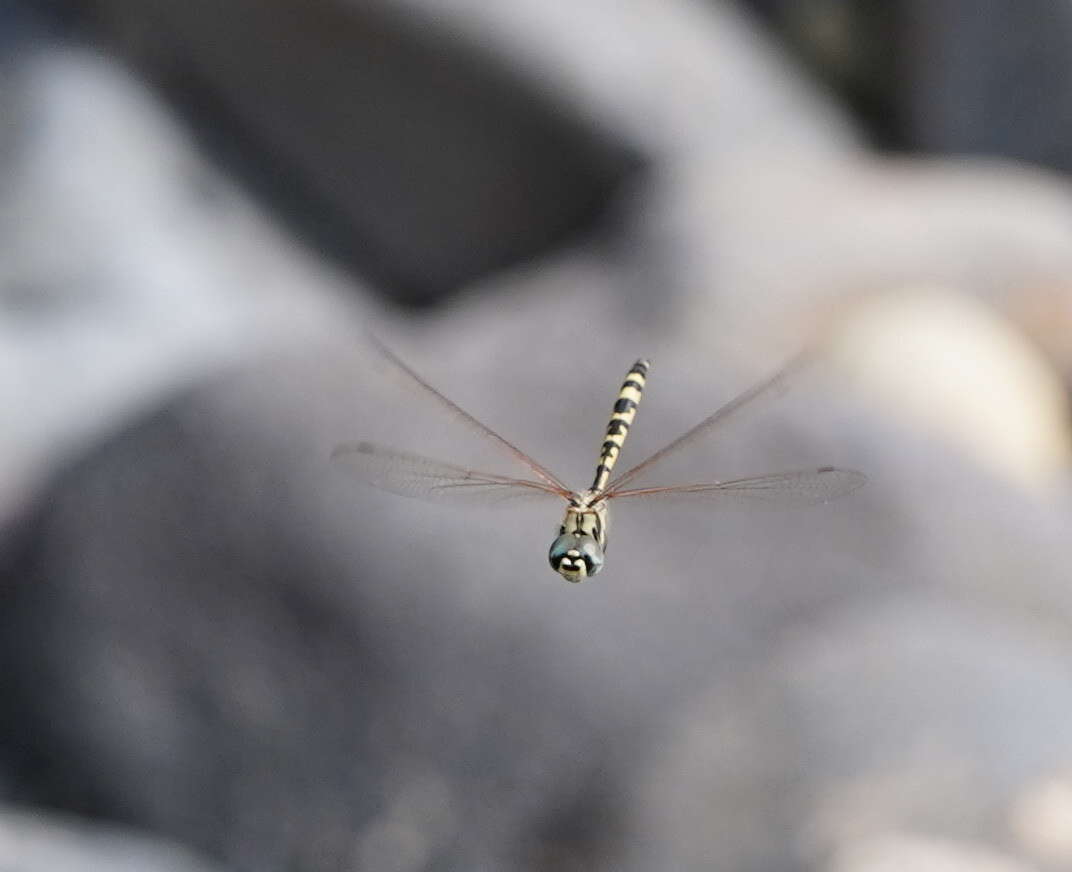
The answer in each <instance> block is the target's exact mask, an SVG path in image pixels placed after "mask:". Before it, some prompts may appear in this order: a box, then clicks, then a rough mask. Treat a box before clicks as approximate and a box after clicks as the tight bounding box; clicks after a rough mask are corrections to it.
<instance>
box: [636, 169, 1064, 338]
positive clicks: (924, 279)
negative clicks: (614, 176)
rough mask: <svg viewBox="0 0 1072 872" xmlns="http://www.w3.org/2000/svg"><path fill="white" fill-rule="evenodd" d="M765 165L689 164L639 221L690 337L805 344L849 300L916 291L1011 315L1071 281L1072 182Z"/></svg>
mask: <svg viewBox="0 0 1072 872" xmlns="http://www.w3.org/2000/svg"><path fill="white" fill-rule="evenodd" d="M759 157H760V159H755V158H754V157H753V156H746V157H742V158H740V159H737V160H733V159H727V160H723V161H719V162H713V163H709V162H705V161H702V160H697V161H695V162H693V163H692V164H689V165H683V166H678V167H677V168H676V171H675V172H673V173H669V174H668V176H667V177H666V178H664V179H662V180H661V182H662V184H660V185H659V186H658V187H653V188H651V189H649V190H648V192H647V194H648V196H649V201H648V202H647V204H646V205H647V208H646V209H645V210H644V211H641V212H639V213H638V222H637V235H638V238H639V239H640V240H641V243H640V244H638V245H636V246H634V247H633V248H632V249H631V250H630V251H631V253H632V254H633V255H635V256H636V258H637V260H638V261H639V262H640V264H641V265H640V266H638V267H637V272H638V273H640V274H641V275H643V276H644V277H645V278H646V279H647V280H648V281H650V282H651V283H652V284H654V285H656V286H658V287H660V288H661V289H665V290H663V291H662V293H664V294H665V295H667V296H669V297H670V299H671V301H673V302H676V303H677V304H678V305H679V306H681V307H682V308H684V309H686V310H687V312H688V318H687V320H688V327H689V329H690V331H695V332H699V333H702V334H704V335H706V336H708V337H713V336H717V337H719V338H720V339H721V338H722V337H727V338H728V339H729V340H730V341H734V340H735V339H737V338H738V337H741V341H740V344H741V345H742V346H743V347H745V348H753V347H755V345H756V343H757V338H760V339H762V340H764V341H766V343H767V344H771V343H772V342H775V341H777V342H781V343H783V344H785V345H792V344H793V343H794V342H798V343H799V342H800V341H802V336H806V335H807V334H808V332H809V331H810V330H812V329H814V328H815V324H814V322H813V321H812V323H809V320H810V319H814V318H815V316H816V315H819V316H821V317H825V315H826V314H827V312H828V310H829V309H830V308H834V307H836V306H837V305H838V304H839V303H840V302H841V301H844V300H849V301H851V300H856V299H858V298H860V297H861V296H866V295H869V294H872V293H874V292H876V291H882V290H885V289H889V288H896V287H902V286H904V285H914V284H925V285H933V284H944V285H948V286H950V287H957V288H964V289H967V290H969V291H970V292H971V293H975V294H978V295H980V296H981V297H983V298H984V299H986V300H988V301H990V302H992V304H993V305H994V306H996V307H997V308H998V309H1000V310H1002V311H1004V312H1010V313H1012V312H1013V311H1014V307H1015V306H1016V300H1017V299H1018V297H1019V294H1020V293H1021V292H1022V291H1024V290H1025V289H1029V288H1031V287H1033V286H1037V285H1053V286H1054V287H1060V286H1062V285H1063V283H1064V282H1065V280H1066V279H1067V276H1068V275H1070V274H1072V247H1070V246H1069V245H1068V239H1069V238H1072V186H1069V185H1068V183H1067V182H1066V181H1065V180H1063V179H1060V178H1058V177H1055V176H1052V175H1049V174H1045V173H1039V172H1035V171H1030V170H1025V169H1022V168H1013V167H1009V166H1002V165H999V164H996V163H985V164H984V163H963V162H962V163H939V162H936V161H906V160H898V161H879V160H873V159H870V158H866V157H859V158H856V159H847V160H844V161H841V162H838V163H836V164H830V163H825V162H816V161H813V160H807V159H805V160H800V159H797V158H795V157H787V156H785V155H782V156H780V157H779V158H778V159H775V160H770V159H768V158H767V157H765V156H762V155H760V156H759ZM645 267H646V268H647V270H648V271H647V272H642V270H644V268H645ZM779 331H780V332H779ZM764 334H765V335H764Z"/></svg>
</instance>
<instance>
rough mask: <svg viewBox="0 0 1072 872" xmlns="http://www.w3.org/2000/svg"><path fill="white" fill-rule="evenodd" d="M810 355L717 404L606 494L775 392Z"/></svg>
mask: <svg viewBox="0 0 1072 872" xmlns="http://www.w3.org/2000/svg"><path fill="white" fill-rule="evenodd" d="M812 356H813V355H812V352H811V350H805V351H803V352H801V353H800V354H798V355H797V356H796V357H794V358H793V359H792V360H790V361H789V363H788V364H786V365H785V366H784V367H782V368H781V369H780V370H778V372H776V373H775V374H774V375H772V376H770V377H769V378H767V379H766V380H765V381H761V382H760V383H759V384H757V385H754V386H753V387H751V388H749V389H748V390H747V391H745V392H744V393H743V394H741V395H740V396H738V397H735V398H734V399H732V400H730V401H729V402H728V403H726V405H724V406H722V407H721V408H719V409H716V410H715V411H714V412H712V413H711V414H710V415H708V416H707V417H706V418H704V419H703V420H702V421H701V422H700V423H699V424H697V425H696V426H695V427H693V428H692V429H691V430H687V431H685V432H684V433H682V434H681V435H680V436H678V438H677V439H675V440H674V441H673V442H671V443H669V444H668V445H664V446H663V447H662V448H660V449H659V450H658V451H656V452H655V453H654V454H652V455H651V456H650V457H648V458H647V459H646V460H643V461H641V462H640V463H638V464H637V465H636V466H634V467H632V468H631V469H627V470H626V471H625V472H623V473H621V474H620V475H618V476H616V477H615V478H614V479H612V480H611V482H610V484H608V485H607V494H608V496H621V495H623V491H624V487H625V485H626V484H628V483H629V482H631V481H633V480H634V479H635V478H636V477H637V476H638V475H640V474H641V473H650V472H651V471H652V470H653V469H654V468H655V467H656V466H658V465H659V464H661V463H662V462H663V461H665V460H669V459H670V458H672V457H677V456H679V455H680V453H681V452H682V451H684V450H685V449H686V448H688V447H689V446H692V445H695V444H696V443H698V442H702V441H703V440H704V439H706V438H707V437H708V436H710V435H711V433H713V432H714V431H715V430H716V429H717V428H718V427H719V426H720V425H722V424H724V423H725V422H726V420H727V419H729V418H730V417H731V416H733V415H735V414H737V413H738V412H740V411H741V410H742V409H745V408H748V407H751V406H755V405H756V404H758V403H759V402H760V401H761V400H763V399H765V398H768V397H770V396H772V395H775V394H777V392H778V391H780V390H782V389H784V388H785V387H786V386H787V384H788V382H789V380H790V378H791V377H792V376H793V375H795V374H796V373H797V372H798V371H799V370H800V369H802V368H803V367H804V366H805V365H806V364H807V363H808V362H809V361H810V360H811V359H812ZM697 487H708V485H697Z"/></svg>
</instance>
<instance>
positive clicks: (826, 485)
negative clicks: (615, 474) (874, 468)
mask: <svg viewBox="0 0 1072 872" xmlns="http://www.w3.org/2000/svg"><path fill="white" fill-rule="evenodd" d="M866 481H867V476H865V475H864V474H863V473H862V472H857V471H856V470H854V469H839V468H838V467H835V466H821V467H819V468H817V469H798V470H792V471H790V472H778V473H774V474H772V475H759V476H755V477H753V478H739V479H735V480H734V481H715V482H710V483H708V484H684V485H674V486H671V487H647V488H633V489H630V490H616V491H610V492H609V493H608V494H607V499H625V498H627V497H628V498H636V497H649V498H652V499H655V498H660V499H678V498H681V499H689V500H695V499H708V500H715V501H717V502H718V503H719V504H720V505H726V506H727V507H728V506H747V505H765V506H768V507H771V508H784V507H790V506H802V505H810V504H812V503H825V502H827V501H829V500H833V499H837V498H838V497H842V496H845V495H846V494H849V493H852V492H853V491H854V490H856V489H857V488H859V487H862V486H863V484H864V483H865V482H866Z"/></svg>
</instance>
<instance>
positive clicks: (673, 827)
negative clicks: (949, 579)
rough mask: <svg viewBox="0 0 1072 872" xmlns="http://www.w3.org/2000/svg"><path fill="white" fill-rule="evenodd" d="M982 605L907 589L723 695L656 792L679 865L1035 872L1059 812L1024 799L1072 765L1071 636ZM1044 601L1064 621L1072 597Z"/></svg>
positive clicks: (683, 737) (689, 735) (714, 698)
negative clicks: (928, 840)
mask: <svg viewBox="0 0 1072 872" xmlns="http://www.w3.org/2000/svg"><path fill="white" fill-rule="evenodd" d="M936 580H937V579H936ZM1054 593H1056V591H1054ZM979 602H981V601H980V600H979V599H976V600H975V602H974V603H973V604H969V601H967V600H965V599H961V600H952V599H948V598H947V597H946V596H945V595H942V596H939V597H937V598H936V597H935V596H933V595H932V594H927V593H923V592H921V591H920V590H919V589H915V590H913V589H906V588H905V587H900V589H895V590H892V591H891V592H890V594H889V596H888V597H887V600H886V602H885V603H876V602H875V601H874V600H872V601H871V602H870V604H868V605H864V606H862V607H857V608H849V609H845V610H842V611H841V612H840V613H837V612H835V613H834V614H833V615H831V616H830V617H829V618H828V619H827V620H826V621H824V622H823V623H822V624H821V625H820V626H817V627H814V628H812V631H810V632H807V633H805V634H803V635H798V636H789V637H786V638H785V640H784V642H783V643H782V645H780V646H777V647H778V652H777V654H775V656H774V657H773V658H772V659H770V660H768V662H767V665H766V666H765V667H763V670H762V671H761V673H759V674H754V673H743V674H741V675H739V676H737V677H736V680H735V681H733V682H728V683H727V684H725V685H722V686H721V687H719V688H718V690H717V691H715V692H712V693H711V694H710V696H709V697H708V700H707V702H706V703H704V704H702V705H701V706H699V707H698V708H696V709H694V710H693V711H692V712H691V713H690V714H688V715H686V716H685V717H683V718H682V720H681V724H680V728H679V729H678V730H675V731H672V732H671V733H670V734H668V735H666V736H664V737H663V739H662V741H661V742H660V743H659V744H660V747H661V748H662V749H663V752H662V754H661V755H660V758H659V763H658V764H657V765H655V766H653V767H652V770H651V774H650V778H649V782H648V783H649V794H648V797H649V799H648V803H647V806H646V807H647V808H648V809H649V810H650V813H651V821H652V822H653V823H654V824H655V826H654V827H653V829H652V830H651V831H650V834H649V835H650V838H651V839H652V841H653V843H655V844H658V845H660V846H662V849H663V850H665V851H666V852H667V853H666V854H664V855H663V856H664V857H666V856H668V857H670V858H672V859H671V860H670V861H669V862H668V866H669V868H680V869H699V868H702V864H701V858H702V859H704V860H706V861H707V862H708V863H709V866H708V868H731V869H760V868H779V869H787V870H796V869H811V868H834V869H838V870H840V869H857V868H859V869H870V868H872V864H874V868H876V869H885V868H887V867H886V866H885V865H882V864H884V863H889V862H892V858H893V857H894V856H897V855H900V856H902V857H903V858H904V859H905V860H907V859H908V858H910V857H912V856H918V857H919V859H920V862H921V863H923V862H924V859H925V858H930V859H928V860H927V862H931V863H938V862H939V861H941V862H946V863H949V864H954V861H955V864H954V865H950V866H949V868H950V869H961V868H963V869H965V870H967V869H969V868H971V869H974V868H989V867H986V866H978V867H973V866H970V865H965V864H968V863H969V860H970V858H971V857H973V856H975V857H978V859H979V862H980V863H982V862H983V859H984V858H985V857H986V856H988V855H989V856H991V857H992V859H991V860H990V861H989V862H993V863H995V864H997V865H995V866H994V868H995V869H1004V868H1006V867H1005V866H1002V865H1001V863H1005V864H1007V865H1008V868H1010V869H1017V868H1029V869H1030V868H1033V866H1032V865H1031V864H1032V863H1033V862H1034V861H1035V860H1036V859H1039V858H1040V855H1041V853H1042V852H1041V851H1040V850H1039V848H1040V846H1041V844H1042V842H1043V841H1047V842H1048V843H1049V844H1050V847H1051V848H1052V847H1054V843H1053V841H1052V839H1053V837H1052V835H1051V836H1047V837H1044V838H1043V839H1041V840H1040V839H1039V834H1040V833H1041V832H1043V831H1044V828H1046V827H1048V826H1050V825H1051V821H1050V820H1047V819H1046V818H1045V815H1046V814H1047V811H1048V810H1049V809H1052V803H1049V802H1048V803H1038V804H1032V803H1028V804H1026V805H1025V802H1024V797H1025V796H1028V795H1034V794H1035V791H1036V790H1037V786H1038V785H1039V784H1040V783H1046V782H1047V781H1051V780H1052V779H1054V778H1056V777H1058V776H1059V775H1060V773H1063V772H1065V771H1066V767H1067V764H1068V761H1069V760H1070V759H1072V739H1070V734H1069V732H1068V727H1069V725H1070V724H1072V715H1070V710H1072V709H1070V706H1072V683H1069V681H1068V680H1067V676H1066V675H1065V670H1064V666H1063V664H1064V663H1065V662H1066V661H1067V658H1068V656H1069V652H1068V644H1067V642H1066V641H1065V640H1063V639H1060V638H1054V637H1041V638H1040V633H1039V631H1040V629H1041V626H1040V625H1039V624H1038V623H1037V622H1034V621H1031V620H1023V619H1020V618H1017V619H1014V620H1010V618H1009V616H1008V615H1007V613H1006V612H1005V611H1004V610H1003V609H1001V608H996V607H994V606H997V605H998V604H997V603H993V604H992V606H990V607H983V608H979V607H978V605H977V604H978V603H979ZM1050 607H1056V608H1058V609H1059V610H1060V612H1061V613H1062V615H1064V616H1067V613H1068V603H1067V601H1066V602H1065V603H1063V604H1061V603H1060V602H1059V600H1058V599H1056V598H1054V599H1052V600H1051V606H1050ZM1014 749H1015V750H1014ZM1010 816H1011V817H1012V819H1013V820H1016V821H1018V822H1019V825H1018V831H1019V833H1020V835H1021V841H1020V842H1019V843H1018V844H1012V843H1010V841H1009V840H1008V839H1007V837H1006V835H1007V833H1008V830H1007V829H1006V827H1007V824H1006V823H1004V822H1006V821H1009V820H1010ZM1028 822H1029V823H1028ZM1028 832H1031V833H1034V834H1035V835H1034V837H1033V838H1034V839H1035V840H1036V841H1034V843H1033V844H1031V847H1030V848H1028V847H1027V845H1026V844H1025V842H1030V838H1029V839H1027V840H1024V839H1023V836H1024V835H1026V834H1027V833H1028ZM1047 832H1049V831H1048V830H1047ZM700 833H703V834H704V835H703V836H699V837H698V834H700ZM898 833H900V834H911V833H930V834H932V835H934V834H944V835H945V836H946V837H949V838H952V839H955V840H957V841H959V842H960V843H961V844H960V846H959V847H958V846H956V845H954V844H947V845H946V846H945V847H944V848H943V847H942V843H941V840H940V841H939V842H935V843H933V844H931V845H930V846H929V847H928V846H927V845H925V844H912V843H904V842H902V843H899V844H897V843H891V842H890V841H889V838H890V836H891V835H893V834H898ZM1025 848H1026V850H1025ZM932 849H933V850H932ZM1000 854H1006V855H1007V859H1005V858H1002V857H1001V856H1000ZM943 857H944V858H945V859H944V860H942V858H943ZM1051 858H1052V855H1051ZM1019 864H1026V866H1023V867H1021V866H1020V865H1019ZM900 868H905V869H915V868H931V867H929V866H926V865H921V866H918V867H917V865H915V864H914V863H907V865H903V866H901V867H900ZM934 868H936V869H938V868H945V867H943V866H940V865H939V866H934ZM1046 868H1050V867H1046ZM1054 868H1060V865H1059V864H1058V866H1056V867H1054Z"/></svg>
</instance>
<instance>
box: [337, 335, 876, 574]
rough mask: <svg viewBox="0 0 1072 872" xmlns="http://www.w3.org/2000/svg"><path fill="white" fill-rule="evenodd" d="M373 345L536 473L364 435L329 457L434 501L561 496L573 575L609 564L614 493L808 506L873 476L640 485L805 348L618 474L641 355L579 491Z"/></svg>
mask: <svg viewBox="0 0 1072 872" xmlns="http://www.w3.org/2000/svg"><path fill="white" fill-rule="evenodd" d="M376 344H377V346H378V348H379V351H380V353H381V354H382V355H383V356H384V357H385V358H386V359H387V360H388V361H389V362H390V363H391V364H392V365H393V366H394V367H396V368H397V369H398V370H399V371H400V372H401V373H402V374H403V375H404V376H405V377H406V378H407V379H408V380H409V381H410V382H411V383H412V384H413V385H415V386H416V387H417V388H418V390H419V391H421V392H423V393H424V394H426V395H428V396H429V397H431V398H433V399H434V400H435V401H436V402H438V403H439V405H440V406H441V407H442V408H443V409H444V410H445V411H446V412H448V413H450V414H451V415H452V416H453V417H454V418H455V419H457V420H460V421H461V422H462V423H463V424H465V425H467V427H468V428H469V429H470V430H472V431H474V432H475V433H476V434H477V435H479V436H481V437H483V438H484V439H485V440H487V441H489V442H491V443H492V444H494V445H495V446H497V447H498V448H499V449H501V450H503V451H504V452H505V453H506V454H507V455H509V456H511V457H513V458H514V459H515V460H516V461H518V462H519V463H520V464H521V465H522V466H524V467H525V468H527V469H528V470H529V471H530V474H531V476H532V477H530V478H514V477H511V476H506V475H500V474H498V473H494V472H481V471H479V470H476V469H470V468H469V467H467V466H464V465H460V464H454V463H446V462H443V461H439V460H433V459H431V458H428V457H422V456H421V455H418V454H412V453H409V452H406V451H399V450H396V449H393V448H389V447H384V446H382V445H378V444H376V443H372V442H365V441H361V442H347V443H343V444H341V445H338V446H336V447H335V449H334V450H333V451H332V458H333V459H335V460H339V461H342V462H345V463H346V464H348V465H349V466H351V467H353V468H354V469H355V470H356V471H357V472H358V473H359V474H360V476H361V477H362V478H363V479H364V481H366V482H367V483H368V484H371V485H373V486H374V487H377V488H379V489H381V490H384V491H387V492H390V493H393V494H397V495H400V496H406V497H415V498H419V499H424V500H435V501H438V500H454V501H462V500H469V501H473V500H475V501H477V502H478V503H482V504H485V505H486V504H489V503H494V502H496V501H498V500H502V499H508V498H515V497H524V496H533V495H544V496H554V497H557V498H559V499H561V500H564V501H565V504H566V505H565V516H564V517H563V519H562V523H561V524H560V525H559V527H558V534H557V535H556V537H555V539H554V541H553V542H552V543H551V547H550V550H549V551H548V561H549V562H550V564H551V568H552V569H553V570H554V571H555V572H557V573H558V574H559V575H560V576H562V577H563V578H564V579H566V581H569V582H572V583H578V582H581V581H584V580H585V579H586V578H591V577H592V576H594V575H596V574H597V573H598V572H599V571H600V570H601V569H602V568H603V565H604V563H605V559H606V552H607V531H608V515H609V513H608V506H609V504H610V503H612V502H615V503H616V502H617V501H619V500H624V501H634V500H657V499H666V498H681V499H685V500H687V501H690V502H703V501H705V500H707V501H712V500H713V501H714V502H716V503H718V502H723V503H727V502H734V503H736V502H741V501H744V502H760V503H765V504H768V505H773V506H776V507H782V506H793V505H807V504H812V503H821V502H827V501H829V500H832V499H835V498H837V497H841V496H844V495H846V494H848V493H851V492H852V491H854V490H856V489H857V488H859V487H861V486H862V485H863V484H864V483H865V482H866V480H867V477H866V476H865V475H864V474H863V473H862V472H858V471H857V470H853V469H842V468H839V467H835V466H820V467H813V468H810V469H796V470H790V471H786V472H777V473H772V474H767V475H759V476H753V477H750V478H738V479H733V480H729V481H699V482H695V483H691V484H675V485H661V486H656V487H636V486H635V485H636V483H637V479H638V478H639V477H640V476H641V474H642V473H643V474H645V475H646V474H648V473H650V472H651V471H652V470H653V469H655V468H657V467H659V466H661V465H662V464H664V463H665V462H666V461H668V460H670V459H671V458H673V457H679V456H680V455H681V453H682V452H684V451H685V450H686V449H687V448H690V447H691V446H694V445H695V444H696V443H699V442H703V441H705V440H706V439H707V438H708V437H710V436H711V435H712V434H713V433H714V432H715V431H716V430H717V429H718V428H719V427H720V426H721V425H722V424H723V423H725V421H726V420H727V419H728V418H730V417H731V416H733V415H735V414H737V413H738V412H740V411H741V410H742V409H744V408H745V407H747V406H751V405H754V404H755V403H756V402H757V401H758V400H759V399H760V398H761V397H763V396H765V395H767V394H770V393H772V392H773V391H775V390H776V389H777V388H779V387H780V386H783V385H784V384H785V382H786V381H787V379H788V378H789V376H790V375H791V374H792V373H793V372H794V371H795V370H796V369H797V368H798V367H799V365H800V362H801V360H802V359H803V357H804V356H803V355H800V356H798V358H796V359H795V360H794V361H791V362H790V364H788V365H787V366H785V367H784V368H783V369H781V370H779V371H778V372H776V373H775V374H774V375H773V376H771V377H769V378H768V379H766V380H765V381H762V382H760V383H758V384H756V385H755V386H753V387H751V388H749V389H748V390H746V391H745V392H744V393H742V394H740V395H739V396H737V397H736V398H735V399H733V400H730V402H728V403H726V404H725V405H723V406H721V407H720V408H718V409H716V410H715V411H714V412H712V413H711V414H710V415H708V416H707V417H705V418H704V419H703V420H701V421H700V422H699V423H698V424H696V425H695V426H694V427H692V428H691V429H689V430H687V431H685V432H684V433H683V434H681V435H680V436H678V437H677V438H676V439H674V440H673V441H671V442H669V443H668V444H666V445H664V446H663V447H662V448H660V449H659V450H658V451H656V452H655V453H654V454H652V455H651V456H649V457H648V458H646V459H645V460H642V461H641V462H640V463H637V464H636V465H635V466H633V467H631V468H629V469H628V470H626V471H625V472H622V473H620V474H619V475H617V476H614V477H612V476H613V473H614V469H615V466H616V464H617V461H618V458H619V456H620V455H621V452H622V447H623V446H624V444H625V440H626V437H627V436H628V434H629V431H630V429H631V428H632V426H633V423H634V420H635V418H636V413H637V408H638V406H639V404H640V399H641V396H642V394H643V392H644V386H645V384H646V383H647V379H648V373H649V371H650V369H651V363H650V362H649V361H648V360H646V359H644V358H641V359H640V360H638V361H637V362H636V363H634V364H633V365H632V367H630V369H629V372H628V373H627V374H626V377H625V380H624V382H623V383H622V386H621V388H620V389H619V391H618V395H617V397H616V399H615V401H614V406H613V411H612V412H611V415H610V420H609V421H608V423H607V427H606V430H605V432H604V436H603V443H602V445H601V446H600V449H599V458H598V461H597V465H596V472H595V477H594V479H593V480H592V484H591V486H590V487H588V488H587V489H584V490H574V489H572V488H570V487H568V486H567V485H566V484H564V483H563V482H562V480H561V479H560V478H559V477H558V476H556V475H555V474H554V473H552V472H551V471H550V470H549V469H547V467H545V466H544V465H542V464H540V463H538V462H537V461H535V460H534V459H533V458H532V457H530V456H529V455H528V454H526V453H525V452H523V451H522V450H521V449H520V448H518V447H517V446H515V445H514V444H513V443H511V442H509V441H508V440H507V439H505V438H504V437H503V436H500V435H499V434H498V433H496V432H495V431H494V430H492V429H491V428H490V427H489V426H487V425H486V424H484V423H483V422H481V421H479V420H478V419H477V418H475V417H474V416H472V415H470V414H469V413H468V412H467V411H465V410H464V409H463V408H462V407H461V406H459V405H458V404H457V403H455V402H454V401H453V400H451V399H448V398H447V397H446V396H444V395H443V394H442V393H440V392H439V391H438V390H436V389H435V388H434V387H432V386H431V385H430V384H429V383H428V382H427V381H426V380H425V379H424V378H423V377H422V376H420V375H419V374H418V373H417V372H415V371H414V370H413V369H411V368H410V367H409V366H408V365H407V364H406V363H404V362H403V361H402V360H401V359H400V358H399V357H397V356H396V355H395V354H394V353H393V352H392V351H391V350H390V349H388V348H387V347H386V346H383V345H382V344H380V343H379V342H378V341H376ZM631 485H633V486H631Z"/></svg>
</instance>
